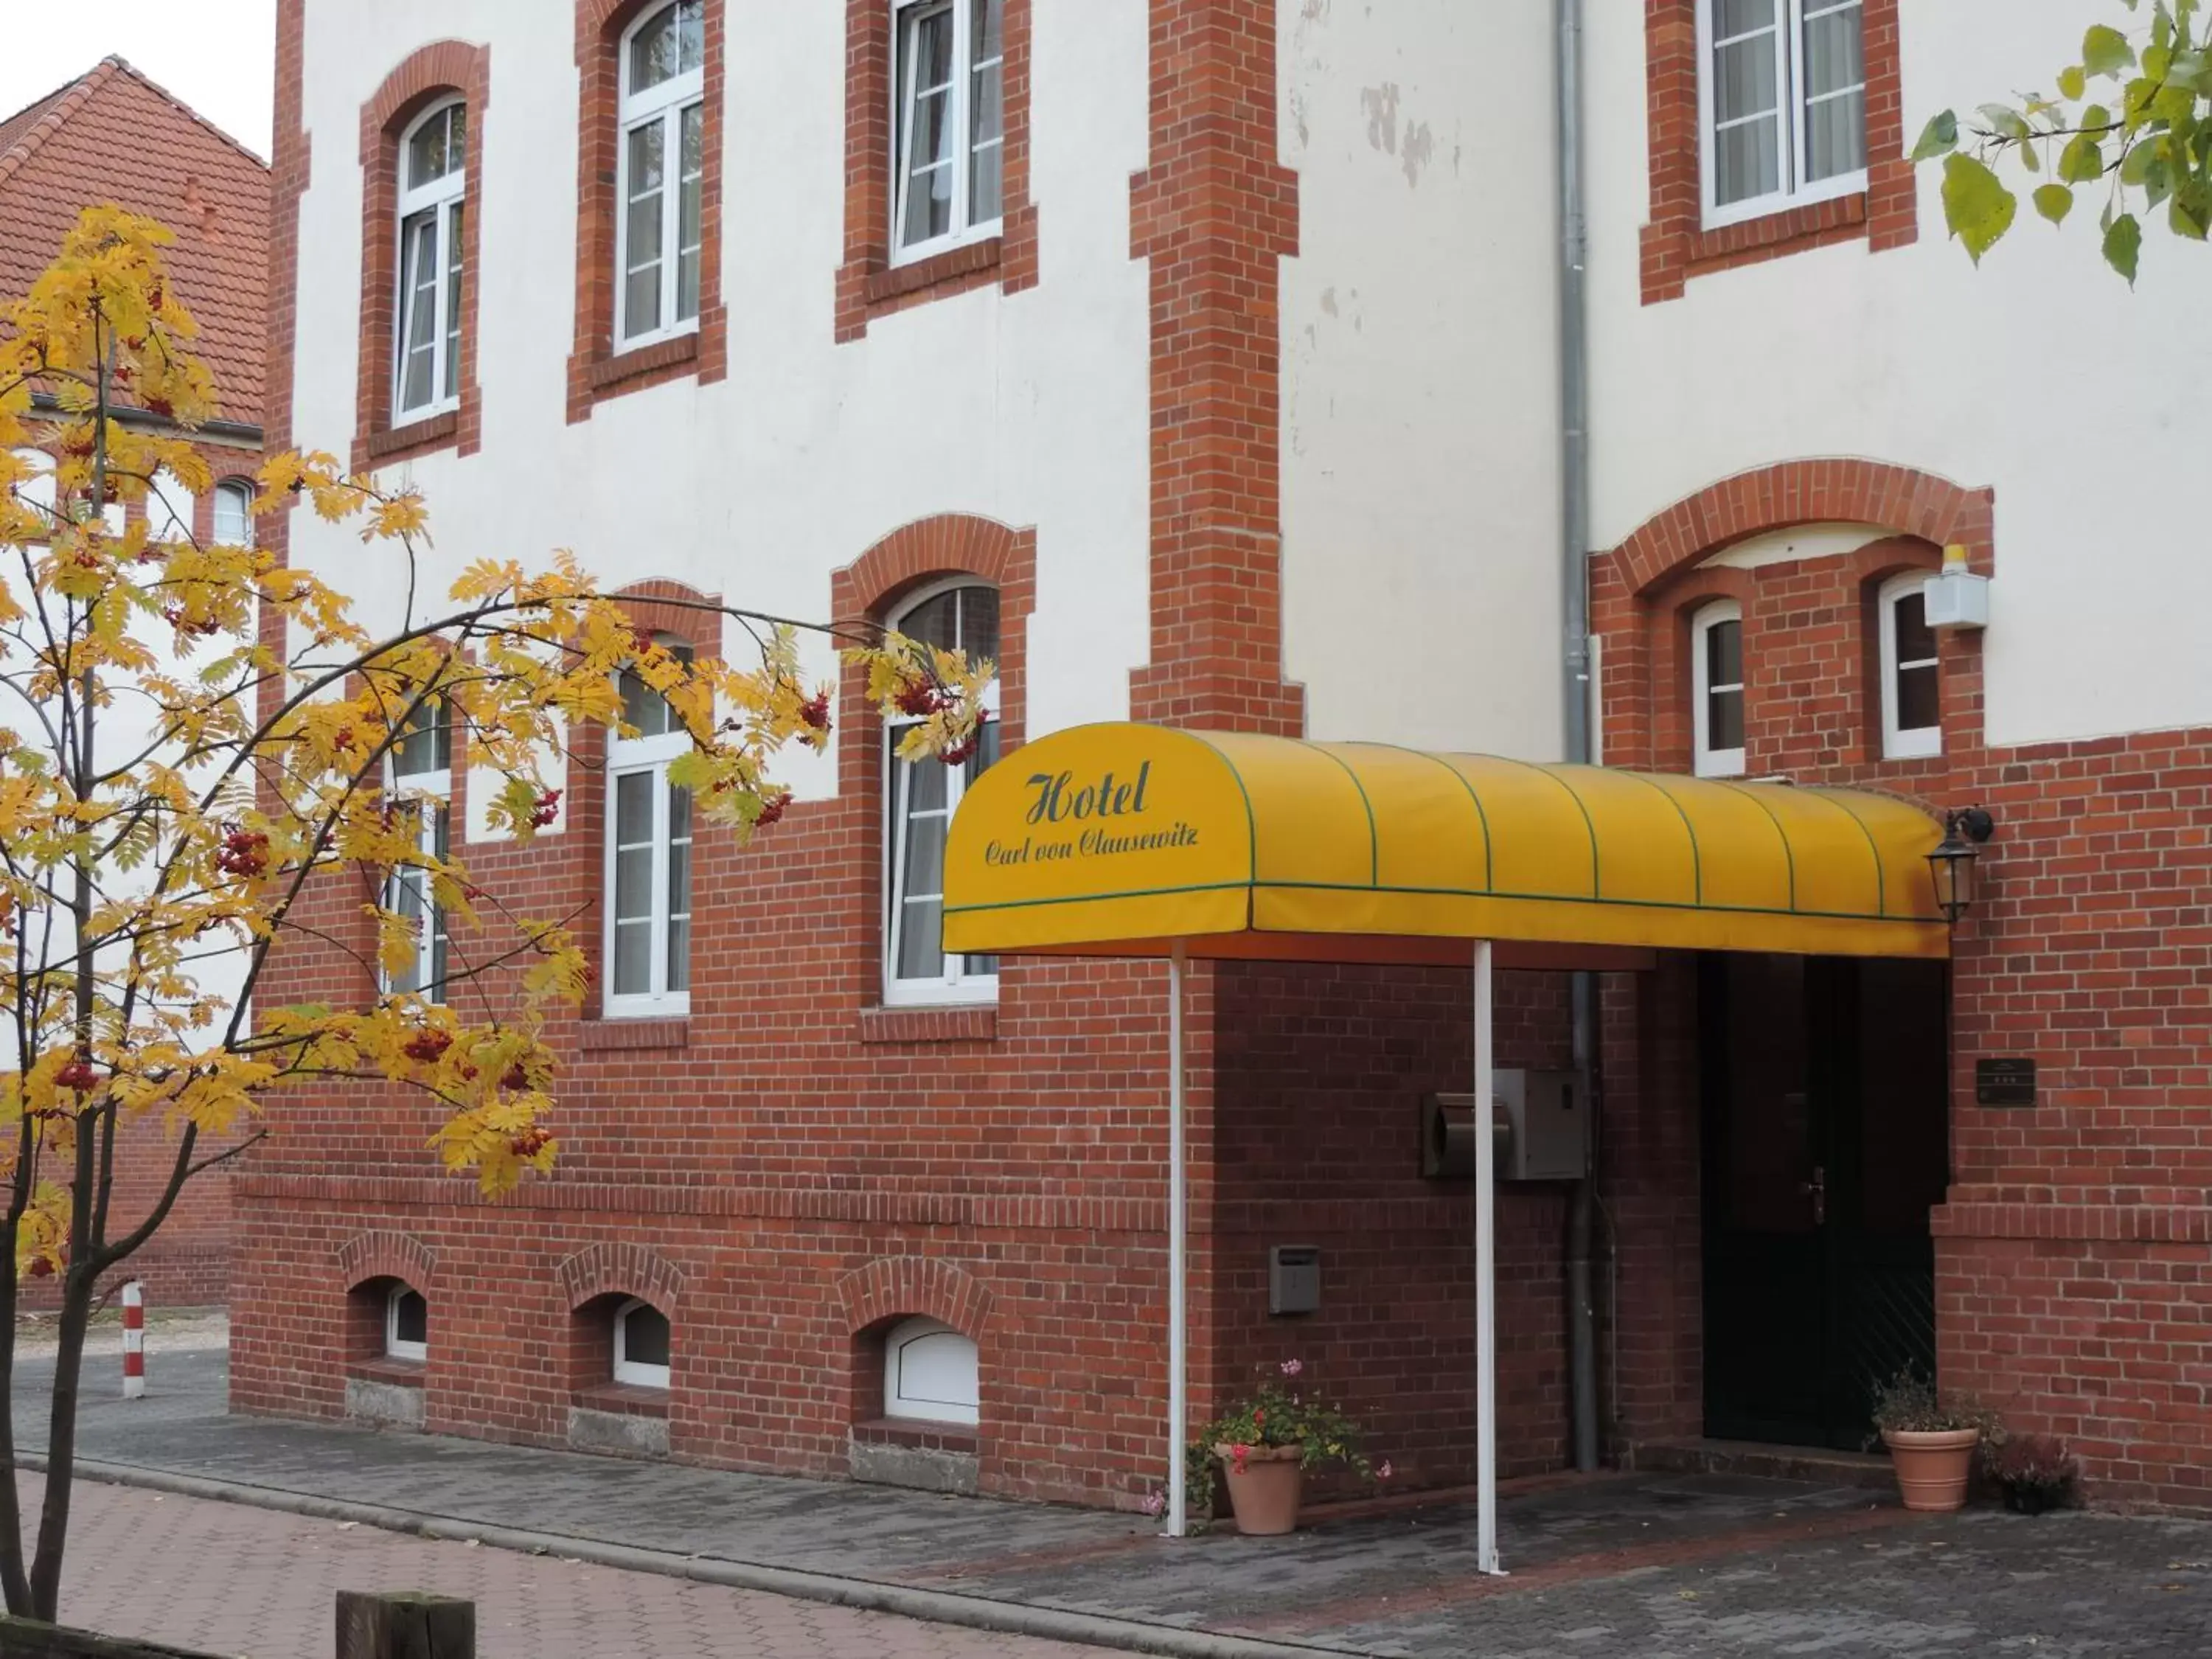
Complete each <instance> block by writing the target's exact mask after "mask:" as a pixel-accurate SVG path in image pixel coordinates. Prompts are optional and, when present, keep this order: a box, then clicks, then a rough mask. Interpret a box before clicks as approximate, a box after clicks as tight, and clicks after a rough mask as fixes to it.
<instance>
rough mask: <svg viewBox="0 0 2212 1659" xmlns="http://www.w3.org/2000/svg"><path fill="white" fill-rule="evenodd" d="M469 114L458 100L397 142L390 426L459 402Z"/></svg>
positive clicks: (435, 111) (414, 124) (412, 126)
mask: <svg viewBox="0 0 2212 1659" xmlns="http://www.w3.org/2000/svg"><path fill="white" fill-rule="evenodd" d="M468 147H469V112H468V106H467V105H465V104H464V103H462V102H461V100H459V99H458V98H456V99H452V100H447V102H445V103H442V104H437V105H434V106H432V107H431V108H430V109H429V110H428V111H427V112H424V113H423V114H422V115H419V116H417V117H416V118H415V120H414V121H413V122H412V123H411V124H410V125H409V127H408V129H407V131H406V132H405V134H404V135H403V136H402V137H401V139H400V141H399V260H398V270H399V294H398V303H397V304H396V305H395V306H394V307H393V311H392V314H393V315H394V316H395V317H397V318H398V321H399V328H398V335H397V342H396V351H395V356H394V362H393V364H392V422H393V424H395V425H398V424H402V423H404V422H409V421H418V420H421V419H422V418H423V417H425V416H431V415H438V414H442V413H444V412H445V411H446V410H449V409H458V408H459V407H460V403H461V230H462V223H463V218H464V216H465V214H466V212H467V210H468V204H467V203H466V202H465V200H464V199H463V198H464V197H465V190H466V185H467V179H468V172H467V167H468Z"/></svg>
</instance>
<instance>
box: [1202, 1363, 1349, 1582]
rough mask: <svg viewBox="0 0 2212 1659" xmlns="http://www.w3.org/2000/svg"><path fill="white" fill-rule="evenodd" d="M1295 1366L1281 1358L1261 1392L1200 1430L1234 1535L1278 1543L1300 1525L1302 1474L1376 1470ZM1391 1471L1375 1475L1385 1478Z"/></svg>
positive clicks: (1337, 1413) (1336, 1413) (1335, 1412)
mask: <svg viewBox="0 0 2212 1659" xmlns="http://www.w3.org/2000/svg"><path fill="white" fill-rule="evenodd" d="M1304 1369H1305V1367H1304V1364H1303V1363H1302V1362H1300V1361H1298V1360H1297V1359H1285V1360H1284V1361H1283V1362H1282V1363H1281V1364H1279V1365H1276V1366H1273V1368H1271V1370H1269V1371H1268V1372H1267V1373H1264V1374H1263V1375H1262V1377H1261V1382H1260V1384H1259V1386H1258V1387H1257V1388H1256V1389H1254V1390H1253V1391H1252V1392H1251V1393H1250V1394H1249V1395H1246V1396H1245V1397H1244V1398H1243V1399H1241V1400H1238V1401H1235V1402H1234V1403H1232V1404H1231V1406H1230V1407H1229V1409H1228V1410H1227V1411H1225V1412H1224V1413H1222V1414H1221V1415H1220V1416H1219V1417H1218V1418H1217V1419H1214V1420H1213V1421H1212V1423H1209V1424H1207V1425H1206V1427H1205V1428H1204V1429H1202V1430H1201V1431H1200V1434H1199V1439H1200V1443H1202V1444H1205V1445H1208V1446H1210V1447H1211V1448H1212V1451H1213V1455H1214V1456H1215V1457H1216V1458H1218V1459H1219V1460H1220V1464H1221V1468H1222V1469H1223V1471H1224V1472H1225V1474H1226V1476H1227V1480H1226V1485H1227V1486H1228V1488H1229V1504H1230V1507H1231V1510H1233V1511H1234V1512H1235V1514H1236V1516H1237V1531H1239V1532H1241V1533H1243V1534H1247V1535H1248V1536H1251V1537H1256V1538H1266V1537H1277V1536H1279V1535H1281V1534H1284V1533H1286V1532H1290V1531H1292V1530H1294V1529H1295V1528H1297V1524H1298V1504H1299V1500H1300V1498H1301V1497H1302V1496H1303V1493H1304V1484H1305V1472H1306V1471H1307V1470H1308V1469H1313V1468H1323V1467H1325V1466H1327V1465H1328V1464H1332V1463H1341V1464H1343V1465H1344V1466H1345V1467H1346V1468H1351V1469H1353V1470H1356V1471H1358V1473H1359V1474H1362V1475H1369V1476H1372V1475H1375V1474H1377V1473H1378V1471H1377V1470H1376V1468H1374V1467H1373V1466H1372V1465H1371V1464H1370V1463H1369V1462H1368V1461H1367V1457H1366V1455H1365V1454H1364V1453H1363V1452H1362V1451H1361V1450H1360V1449H1359V1430H1358V1425H1355V1424H1354V1423H1353V1422H1352V1419H1350V1418H1348V1417H1346V1415H1345V1414H1344V1413H1342V1412H1340V1411H1339V1410H1338V1409H1337V1408H1336V1407H1334V1406H1333V1405H1331V1404H1329V1403H1328V1401H1326V1400H1324V1399H1322V1396H1321V1395H1318V1394H1317V1393H1316V1392H1314V1391H1313V1390H1312V1389H1310V1388H1307V1387H1305V1386H1304V1385H1302V1384H1301V1383H1299V1381H1298V1377H1299V1376H1300V1374H1301V1373H1302V1372H1303V1371H1304ZM1389 1468H1390V1466H1389V1464H1388V1463H1385V1464H1383V1468H1382V1469H1381V1470H1380V1471H1379V1473H1380V1474H1382V1475H1383V1476H1384V1477H1386V1478H1387V1476H1388V1475H1389Z"/></svg>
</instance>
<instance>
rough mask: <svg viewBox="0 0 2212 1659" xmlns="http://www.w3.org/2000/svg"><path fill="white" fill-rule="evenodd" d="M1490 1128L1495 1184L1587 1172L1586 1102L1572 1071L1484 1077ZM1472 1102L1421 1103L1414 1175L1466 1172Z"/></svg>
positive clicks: (1459, 1176) (1445, 1176)
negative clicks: (1488, 1095)
mask: <svg viewBox="0 0 2212 1659" xmlns="http://www.w3.org/2000/svg"><path fill="white" fill-rule="evenodd" d="M1491 1090H1492V1094H1491V1123H1492V1133H1493V1134H1494V1135H1495V1137H1496V1145H1497V1148H1498V1166H1497V1167H1498V1179H1499V1180H1500V1181H1575V1180H1579V1179H1580V1178H1581V1177H1582V1176H1583V1173H1584V1171H1585V1170H1588V1168H1589V1098H1588V1093H1589V1091H1588V1090H1587V1089H1586V1088H1585V1087H1584V1085H1583V1078H1582V1074H1581V1073H1578V1072H1524V1071H1509V1070H1506V1069H1504V1067H1500V1068H1499V1069H1498V1071H1496V1072H1493V1073H1492V1074H1491ZM1474 1134H1475V1127H1474V1096H1473V1095H1430V1096H1428V1097H1425V1099H1424V1100H1423V1102H1422V1112H1421V1173H1422V1175H1423V1176H1426V1177H1427V1178H1428V1179H1430V1180H1431V1181H1453V1180H1466V1179H1467V1178H1468V1177H1469V1176H1473V1175H1474Z"/></svg>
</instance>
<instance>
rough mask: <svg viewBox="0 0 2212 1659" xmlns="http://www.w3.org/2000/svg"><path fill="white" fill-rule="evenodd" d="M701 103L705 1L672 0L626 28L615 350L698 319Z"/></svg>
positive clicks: (703, 148) (703, 151)
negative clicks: (619, 276) (620, 277)
mask: <svg viewBox="0 0 2212 1659" xmlns="http://www.w3.org/2000/svg"><path fill="white" fill-rule="evenodd" d="M706 100H707V11H706V5H705V0H674V3H672V4H670V5H665V6H662V7H660V8H659V9H657V10H654V11H651V12H648V13H647V15H645V16H643V17H641V18H640V19H639V20H638V21H636V22H635V23H634V24H632V25H631V26H630V27H629V29H628V30H627V31H626V32H625V33H623V41H622V143H621V146H620V149H621V161H620V172H621V185H620V188H621V195H620V197H618V199H619V201H620V203H621V212H620V214H619V215H618V216H617V221H616V228H615V269H616V270H618V271H620V272H621V273H622V280H621V282H620V283H617V286H616V290H615V311H616V315H615V339H616V343H617V349H618V350H619V349H628V348H629V347H631V346H637V345H645V344H648V343H651V342H653V341H654V340H665V339H667V338H669V337H671V336H672V335H677V334H684V333H688V332H690V331H691V330H693V329H696V327H698V325H699V270H700V258H699V256H700V249H701V247H702V244H703V239H702V226H701V199H702V191H703V188H704V181H705V179H706V176H707V101H706Z"/></svg>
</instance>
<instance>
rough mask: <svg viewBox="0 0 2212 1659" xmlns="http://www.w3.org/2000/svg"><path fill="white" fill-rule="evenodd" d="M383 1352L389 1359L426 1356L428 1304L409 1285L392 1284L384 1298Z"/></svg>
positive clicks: (422, 1358) (427, 1354)
mask: <svg viewBox="0 0 2212 1659" xmlns="http://www.w3.org/2000/svg"><path fill="white" fill-rule="evenodd" d="M384 1352H385V1354H386V1357H387V1358H392V1359H413V1360H417V1361H420V1360H424V1359H428V1358H429V1357H430V1304H429V1303H428V1302H427V1301H425V1300H424V1299H423V1297H422V1291H418V1290H416V1289H415V1287H414V1286H413V1285H406V1284H394V1285H392V1292H391V1294H390V1295H388V1296H387V1297H385V1299H384Z"/></svg>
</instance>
